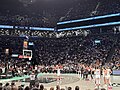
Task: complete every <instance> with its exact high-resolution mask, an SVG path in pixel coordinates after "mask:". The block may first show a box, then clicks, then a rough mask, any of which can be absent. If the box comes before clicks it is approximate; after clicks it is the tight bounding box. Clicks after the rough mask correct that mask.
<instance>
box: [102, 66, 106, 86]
mask: <svg viewBox="0 0 120 90" xmlns="http://www.w3.org/2000/svg"><path fill="white" fill-rule="evenodd" d="M105 73H106V69H105V67H103V68H102V75H103V80H104V85H106V78H105Z"/></svg>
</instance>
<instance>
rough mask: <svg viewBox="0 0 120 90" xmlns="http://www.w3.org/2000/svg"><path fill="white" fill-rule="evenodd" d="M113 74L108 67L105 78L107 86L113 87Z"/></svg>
mask: <svg viewBox="0 0 120 90" xmlns="http://www.w3.org/2000/svg"><path fill="white" fill-rule="evenodd" d="M111 73H112V71H111V69H110V68H109V67H107V68H106V72H105V78H106V83H107V85H111V81H110V74H111Z"/></svg>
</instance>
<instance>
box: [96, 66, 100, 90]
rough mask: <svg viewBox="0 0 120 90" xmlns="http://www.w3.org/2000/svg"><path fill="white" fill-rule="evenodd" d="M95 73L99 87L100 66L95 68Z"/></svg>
mask: <svg viewBox="0 0 120 90" xmlns="http://www.w3.org/2000/svg"><path fill="white" fill-rule="evenodd" d="M94 74H95V84H96V87H97V88H99V86H100V75H101V74H100V69H99V67H96V70H95V72H94Z"/></svg>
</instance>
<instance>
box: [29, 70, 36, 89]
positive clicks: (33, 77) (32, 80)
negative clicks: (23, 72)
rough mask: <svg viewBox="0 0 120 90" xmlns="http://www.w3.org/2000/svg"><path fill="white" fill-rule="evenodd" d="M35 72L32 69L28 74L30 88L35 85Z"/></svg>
mask: <svg viewBox="0 0 120 90" xmlns="http://www.w3.org/2000/svg"><path fill="white" fill-rule="evenodd" d="M35 76H36V75H35V72H34V71H33V72H32V74H31V75H30V88H32V87H34V85H35Z"/></svg>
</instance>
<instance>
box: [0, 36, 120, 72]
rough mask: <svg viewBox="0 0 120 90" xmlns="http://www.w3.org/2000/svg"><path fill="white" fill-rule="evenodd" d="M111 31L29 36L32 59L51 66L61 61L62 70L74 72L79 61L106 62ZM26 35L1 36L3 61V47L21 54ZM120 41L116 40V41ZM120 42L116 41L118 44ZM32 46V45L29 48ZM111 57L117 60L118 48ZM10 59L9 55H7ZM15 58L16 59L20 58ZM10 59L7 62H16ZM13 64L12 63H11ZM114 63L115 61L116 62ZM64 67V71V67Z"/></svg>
mask: <svg viewBox="0 0 120 90" xmlns="http://www.w3.org/2000/svg"><path fill="white" fill-rule="evenodd" d="M115 38H116V37H114V36H112V35H93V36H91V35H88V36H87V37H83V36H74V37H62V38H29V42H33V43H34V45H33V47H32V49H34V52H33V61H35V63H36V64H38V65H43V66H44V68H45V67H46V66H49V67H51V66H52V65H53V67H54V66H55V65H58V64H60V65H62V66H63V67H64V68H63V69H64V70H65V71H68V72H72V71H73V72H74V71H76V68H78V63H79V64H81V63H82V64H87V65H91V64H93V65H94V64H96V62H98V61H99V62H100V65H105V62H106V61H107V58H108V56H109V53H110V50H111V48H113V47H112V46H113V44H114V41H115ZM25 39H26V38H25V37H11V36H1V37H0V50H1V52H0V59H1V61H3V62H4V61H6V59H7V58H5V56H6V54H5V49H6V48H9V49H10V54H19V55H22V52H23V51H22V50H23V41H24V40H25ZM95 40H99V41H100V43H95ZM118 43H119V42H118ZM118 46H119V44H118ZM29 49H31V48H29ZM115 51H116V53H115V55H114V58H113V61H116V60H117V61H118V62H117V61H116V63H119V53H118V51H119V48H117V49H115ZM8 59H9V60H10V59H11V56H10V57H9V58H8ZM13 59H17V60H15V61H16V63H17V62H18V61H21V59H18V58H13ZM15 61H14V60H13V61H10V62H15ZM11 64H13V63H11ZM116 65H117V64H116ZM64 70H63V71H64Z"/></svg>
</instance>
